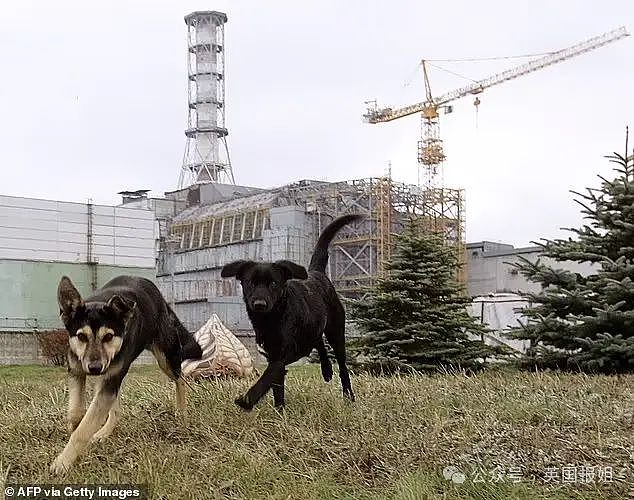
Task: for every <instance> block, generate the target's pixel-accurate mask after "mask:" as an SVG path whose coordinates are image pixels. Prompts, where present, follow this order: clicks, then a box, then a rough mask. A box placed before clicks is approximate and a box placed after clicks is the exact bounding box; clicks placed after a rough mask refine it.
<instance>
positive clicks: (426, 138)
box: [363, 27, 629, 189]
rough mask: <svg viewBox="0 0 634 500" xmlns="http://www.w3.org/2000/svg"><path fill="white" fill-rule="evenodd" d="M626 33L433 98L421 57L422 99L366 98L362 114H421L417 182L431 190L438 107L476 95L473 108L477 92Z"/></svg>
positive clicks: (440, 156) (439, 153) (438, 152)
mask: <svg viewBox="0 0 634 500" xmlns="http://www.w3.org/2000/svg"><path fill="white" fill-rule="evenodd" d="M627 36H629V33H628V32H627V30H626V28H625V27H620V28H617V29H615V30H612V31H609V32H607V33H604V34H602V35H599V36H595V37H593V38H590V39H588V40H585V41H583V42H581V43H578V44H575V45H573V46H571V47H568V48H565V49H562V50H558V51H555V52H551V53H549V54H548V55H546V56H544V57H540V58H538V59H535V60H532V61H529V62H527V63H525V64H522V65H520V66H517V67H515V68H511V69H509V70H506V71H503V72H502V73H498V74H496V75H493V76H490V77H488V78H484V79H482V80H479V81H473V83H470V84H469V85H467V86H466V87H462V88H459V89H456V90H452V91H450V92H447V93H445V94H443V95H441V96H439V97H434V96H433V94H432V90H431V84H430V82H429V68H428V64H429V62H430V61H426V60H423V61H421V66H422V69H423V78H424V82H425V100H424V101H421V102H418V103H416V104H412V105H409V106H404V107H400V108H396V109H393V108H391V107H388V108H381V109H379V108H378V106H377V103H376V101H366V104H371V106H370V107H368V109H367V111H366V113H365V114H364V115H363V116H364V119H365V120H366V121H367V122H368V123H383V122H389V121H392V120H396V119H398V118H403V117H406V116H410V115H413V114H417V113H420V114H421V138H420V140H419V141H418V164H419V174H418V175H419V184H421V185H425V186H427V187H428V188H430V189H434V188H436V187H437V185H438V177H437V176H438V173H439V170H441V168H442V164H443V162H444V161H445V153H444V148H443V141H442V139H441V138H440V126H439V113H438V112H439V110H440V109H444V110H445V112H446V113H451V112H452V110H453V108H452V106H448V104H449V103H451V102H453V101H455V100H457V99H460V98H462V97H465V96H467V95H475V96H476V98H475V100H474V105H475V106H476V109H477V106H479V105H480V99H479V97H477V95H478V94H481V93H482V92H484V90H485V89H487V88H489V87H493V86H495V85H499V84H501V83H504V82H507V81H509V80H513V79H515V78H519V77H520V76H523V75H526V74H528V73H532V72H533V71H537V70H539V69H542V68H546V67H548V66H552V65H553V64H557V63H560V62H562V61H566V60H568V59H570V58H572V57H575V56H578V55H581V54H584V53H586V52H590V51H591V50H594V49H598V48H599V47H603V46H604V45H607V44H609V43H612V42H615V41H617V40H621V39H622V38H625V37H627ZM489 59H491V58H489ZM493 59H496V58H493ZM500 59H502V58H500ZM476 60H477V59H472V60H471V61H476ZM445 61H448V62H450V61H455V60H450V59H446V60H445ZM441 179H442V177H441Z"/></svg>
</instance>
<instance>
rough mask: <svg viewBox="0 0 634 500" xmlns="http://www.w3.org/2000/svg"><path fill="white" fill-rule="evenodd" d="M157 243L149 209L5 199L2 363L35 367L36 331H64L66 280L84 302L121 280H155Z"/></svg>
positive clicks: (0, 272) (0, 248)
mask: <svg viewBox="0 0 634 500" xmlns="http://www.w3.org/2000/svg"><path fill="white" fill-rule="evenodd" d="M155 244H156V229H155V219H154V214H153V213H152V211H150V210H147V209H138V208H131V207H112V206H104V205H94V204H92V203H90V202H89V203H68V202H63V201H54V200H41V199H34V198H20V197H13V196H0V290H2V294H0V315H1V317H0V360H2V362H20V360H21V359H23V358H24V360H25V361H29V362H31V361H33V353H34V352H35V353H37V342H36V339H35V338H34V337H33V335H32V333H33V332H34V331H42V330H49V329H57V328H61V327H62V324H61V322H60V320H59V308H58V305H57V300H56V290H57V285H58V283H59V280H60V278H61V277H62V276H64V275H66V276H69V277H70V278H71V279H72V280H73V283H75V284H76V286H77V287H78V289H79V291H80V293H81V294H82V295H84V296H85V295H89V294H90V292H91V291H93V290H96V289H97V288H98V287H100V286H102V285H104V284H105V283H106V282H107V281H108V280H110V279H111V278H113V277H115V276H117V275H120V274H132V275H136V276H144V277H146V278H151V279H154V276H155V269H156V257H155V254H156V251H155ZM18 332H19V333H26V334H27V335H11V334H7V333H18Z"/></svg>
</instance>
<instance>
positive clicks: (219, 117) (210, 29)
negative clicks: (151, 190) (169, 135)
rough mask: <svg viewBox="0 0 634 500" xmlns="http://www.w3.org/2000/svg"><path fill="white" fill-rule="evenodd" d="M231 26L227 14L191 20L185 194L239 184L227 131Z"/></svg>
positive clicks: (192, 16) (202, 13)
mask: <svg viewBox="0 0 634 500" xmlns="http://www.w3.org/2000/svg"><path fill="white" fill-rule="evenodd" d="M226 22H227V15H226V14H224V13H222V12H215V11H197V12H192V13H191V14H189V15H187V16H185V24H186V25H187V72H188V80H189V83H188V105H189V114H188V119H187V129H186V130H185V136H186V137H187V143H186V146H185V154H184V156H183V167H182V170H181V174H180V177H179V180H178V187H179V188H184V187H187V186H189V185H191V184H202V183H208V182H219V183H227V184H235V180H234V178H233V171H232V170H231V163H230V161H229V149H228V147H227V134H228V131H227V129H226V127H225V56H224V54H225V50H224V35H225V29H224V25H225V23H226Z"/></svg>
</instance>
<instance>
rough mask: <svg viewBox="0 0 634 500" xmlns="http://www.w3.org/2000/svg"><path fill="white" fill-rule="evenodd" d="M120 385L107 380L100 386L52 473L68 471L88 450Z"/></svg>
mask: <svg viewBox="0 0 634 500" xmlns="http://www.w3.org/2000/svg"><path fill="white" fill-rule="evenodd" d="M120 385H121V380H120V379H117V380H112V379H110V380H105V381H103V382H102V383H99V384H98V386H97V388H96V391H95V397H94V398H93V400H92V402H91V403H90V406H89V407H88V411H87V412H86V415H84V418H83V419H82V420H81V422H80V423H79V425H78V426H77V428H76V429H75V431H74V432H73V433H72V434H71V435H70V439H69V440H68V443H67V444H66V446H65V447H64V450H63V451H62V452H61V453H60V454H59V455H58V456H57V458H56V459H55V460H54V461H53V463H52V464H51V472H52V473H54V474H62V473H64V472H66V471H68V470H69V469H70V467H71V466H72V465H73V463H74V462H75V460H77V457H78V456H79V455H80V454H81V453H82V452H83V451H84V450H85V449H86V447H87V446H88V443H89V442H90V438H91V437H92V436H93V434H95V432H97V430H98V429H99V428H100V427H101V426H102V425H103V423H104V422H105V420H106V418H107V416H108V413H109V412H110V408H112V405H113V404H114V402H115V400H116V398H117V393H118V391H119V386H120Z"/></svg>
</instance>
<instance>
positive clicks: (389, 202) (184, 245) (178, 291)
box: [157, 176, 464, 330]
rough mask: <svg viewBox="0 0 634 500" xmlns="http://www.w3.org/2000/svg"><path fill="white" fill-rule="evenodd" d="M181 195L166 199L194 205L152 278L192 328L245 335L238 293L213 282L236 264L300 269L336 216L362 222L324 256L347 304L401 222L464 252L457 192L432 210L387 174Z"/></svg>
mask: <svg viewBox="0 0 634 500" xmlns="http://www.w3.org/2000/svg"><path fill="white" fill-rule="evenodd" d="M236 190H239V194H236ZM188 191H189V194H188V195H184V194H182V193H181V194H178V193H179V192H176V193H173V194H170V196H180V197H185V198H189V199H192V200H198V201H197V202H196V203H193V204H190V205H189V207H188V208H186V209H185V210H184V211H182V212H180V213H179V214H178V215H176V216H175V217H174V218H173V220H172V223H171V226H170V231H169V235H166V237H165V238H164V240H163V244H162V250H161V252H160V255H159V260H158V262H159V267H158V278H157V280H158V283H159V286H160V287H161V289H162V291H163V292H164V294H165V296H166V297H168V299H170V298H171V300H172V301H173V302H174V304H175V307H176V310H177V311H178V313H179V315H180V317H181V318H182V320H183V321H184V322H185V324H186V326H188V327H189V328H192V329H193V328H195V327H196V328H197V326H196V325H198V326H200V324H202V323H204V319H205V318H208V317H209V316H210V315H211V314H212V313H213V312H215V313H217V314H218V315H219V316H220V318H221V319H222V321H224V322H225V323H226V324H227V326H229V328H232V329H234V330H248V329H250V326H249V324H248V321H247V320H246V315H245V312H244V306H243V304H242V299H241V293H240V290H239V288H238V287H237V285H236V283H235V281H231V280H223V279H221V277H220V269H221V268H222V266H223V265H224V264H226V263H227V262H230V261H231V260H235V259H253V260H277V259H291V260H293V261H295V262H298V263H301V264H304V265H306V264H308V261H309V260H310V255H311V252H312V249H313V247H314V244H315V242H316V240H317V236H318V235H319V233H320V231H321V229H322V228H323V227H325V226H326V224H328V223H329V222H330V221H331V220H332V219H333V218H335V217H337V216H339V215H342V214H345V213H360V214H363V215H365V218H364V220H362V221H360V222H358V223H356V224H353V225H351V226H347V227H346V228H344V229H343V230H342V231H341V232H340V233H339V235H338V237H337V239H336V240H335V241H334V242H333V245H332V248H331V256H330V261H329V273H330V277H331V279H332V281H333V283H334V285H335V287H336V288H337V290H338V291H339V292H340V293H341V294H342V295H344V296H347V297H355V298H359V297H362V296H363V294H364V293H365V291H366V289H367V287H369V286H372V284H373V283H374V282H375V280H376V279H377V277H379V276H381V275H382V274H383V273H384V271H385V265H386V263H387V261H389V259H390V254H391V249H392V246H393V241H392V238H393V235H394V234H398V233H400V232H401V231H402V229H403V227H404V225H405V224H406V223H407V221H408V220H409V219H410V218H413V219H415V220H416V221H417V222H418V224H419V227H420V228H421V230H426V229H429V228H432V227H433V228H442V229H443V231H445V234H446V235H447V239H448V241H450V242H451V243H452V244H454V245H456V246H457V247H458V248H459V249H460V250H461V251H462V249H463V248H464V228H463V227H462V225H461V221H462V220H463V217H462V214H461V210H462V209H463V204H462V199H461V196H462V192H461V191H453V192H447V193H445V201H446V200H452V202H451V203H448V202H447V203H445V205H443V206H439V204H438V203H437V200H435V199H433V198H432V199H430V198H429V197H428V195H429V192H428V191H426V190H424V189H421V188H420V187H418V186H415V185H406V184H402V183H398V182H394V181H393V180H392V179H391V178H390V177H389V176H386V177H378V178H368V179H356V180H350V181H342V182H323V181H314V180H304V181H299V182H296V183H292V184H288V185H285V186H282V187H279V188H275V189H267V190H263V189H257V188H248V187H244V186H227V185H223V184H208V185H199V186H192V187H190V188H189V190H188ZM447 191H449V190H447ZM192 192H193V193H196V192H197V194H194V195H192V194H191V193H192Z"/></svg>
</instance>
